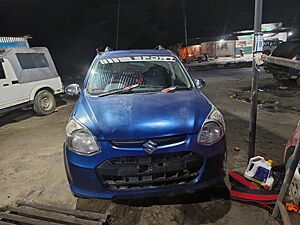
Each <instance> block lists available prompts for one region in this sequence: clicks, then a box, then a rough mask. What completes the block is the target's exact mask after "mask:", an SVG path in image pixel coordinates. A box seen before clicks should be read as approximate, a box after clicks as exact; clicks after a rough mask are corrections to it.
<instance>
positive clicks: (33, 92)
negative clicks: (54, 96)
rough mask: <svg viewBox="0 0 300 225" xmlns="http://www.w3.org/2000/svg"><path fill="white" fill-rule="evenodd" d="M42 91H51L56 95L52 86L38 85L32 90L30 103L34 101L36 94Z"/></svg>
mask: <svg viewBox="0 0 300 225" xmlns="http://www.w3.org/2000/svg"><path fill="white" fill-rule="evenodd" d="M41 89H46V90H47V89H48V90H51V91H52V93H54V91H53V89H52V87H51V86H50V85H47V84H38V85H36V86H34V87H33V88H32V90H31V93H30V97H29V100H30V101H33V100H34V97H35V95H36V93H37V92H38V91H39V90H41Z"/></svg>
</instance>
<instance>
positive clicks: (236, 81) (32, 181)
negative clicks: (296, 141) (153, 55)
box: [0, 69, 300, 225]
mask: <svg viewBox="0 0 300 225" xmlns="http://www.w3.org/2000/svg"><path fill="white" fill-rule="evenodd" d="M193 76H194V77H195V78H203V79H204V80H206V82H207V86H206V87H205V88H204V89H203V92H204V93H205V94H206V95H207V96H208V98H209V99H210V100H211V101H212V102H213V103H214V104H215V105H216V106H217V107H218V108H219V110H220V111H221V112H222V113H223V114H224V117H225V121H226V136H227V142H228V171H230V170H237V171H240V172H243V171H244V169H245V167H246V161H247V147H248V123H249V122H248V118H249V103H248V102H247V98H249V95H250V93H249V87H250V83H251V82H250V79H251V77H250V76H251V70H250V69H235V70H232V69H230V70H229V69H228V70H226V69H225V70H220V71H201V72H193ZM279 87H280V85H279V84H277V83H276V82H275V81H274V80H273V78H272V77H271V76H269V75H267V74H263V75H262V77H261V79H260V89H261V90H262V91H260V92H259V100H260V101H262V102H260V104H261V105H260V106H259V110H258V122H257V124H258V129H257V143H256V150H257V154H258V155H262V156H264V157H266V158H270V159H273V160H274V161H275V164H276V165H279V164H281V163H282V156H283V148H284V144H285V142H286V140H287V139H288V138H290V136H291V134H292V133H293V131H294V129H295V127H296V124H297V121H298V120H299V119H300V112H299V110H298V109H299V108H297V107H299V105H300V100H299V93H300V92H299V89H297V88H296V87H294V86H289V87H288V89H287V90H286V89H285V88H283V89H282V88H281V89H280V88H279ZM278 102H279V103H278ZM74 104H75V102H74V101H72V100H68V101H67V104H61V105H60V106H59V107H58V109H57V112H55V113H54V114H52V115H49V116H46V117H38V116H35V115H34V114H33V113H32V112H31V111H27V112H23V111H21V110H18V111H15V112H12V113H9V114H7V115H5V116H2V117H0V152H1V154H0V190H1V192H0V207H3V206H5V205H10V204H13V203H14V202H15V201H16V200H18V199H25V200H33V201H35V202H38V203H44V204H54V205H58V206H64V207H68V208H78V209H83V210H91V211H99V212H105V210H106V209H107V208H108V207H109V206H110V207H111V208H110V209H111V218H110V220H109V224H124V225H127V224H128V225H129V224H139V225H141V224H143V225H144V224H149V225H150V224H172V225H177V224H182V225H183V224H191V225H192V224H220V225H221V224H230V225H231V224H232V225H236V224H239V225H248V224H249V225H250V224H257V225H259V224H277V222H276V221H274V220H272V219H271V217H270V214H269V213H268V211H266V210H265V209H262V208H259V207H257V206H254V205H246V204H242V203H239V202H235V201H230V200H229V199H228V190H227V188H224V187H216V188H211V189H208V190H204V191H201V192H198V193H195V194H190V195H184V196H176V197H172V198H156V199H142V200H134V201H133V200H131V201H129V200H127V201H108V200H96V199H92V200H83V199H80V200H78V201H77V199H76V198H74V197H73V196H72V194H71V192H70V190H69V187H68V184H67V179H66V176H65V171H64V165H63V154H62V145H63V142H64V128H65V125H66V123H67V120H68V118H69V115H70V112H71V110H72V108H73V106H74ZM268 104H271V105H272V106H271V107H270V106H268ZM295 107H296V108H295ZM234 147H238V148H239V149H240V151H234V150H233V149H234ZM254 221H255V222H254Z"/></svg>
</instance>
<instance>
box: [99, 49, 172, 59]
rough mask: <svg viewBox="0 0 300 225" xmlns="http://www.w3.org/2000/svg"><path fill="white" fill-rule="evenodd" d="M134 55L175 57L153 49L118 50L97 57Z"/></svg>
mask: <svg viewBox="0 0 300 225" xmlns="http://www.w3.org/2000/svg"><path fill="white" fill-rule="evenodd" d="M135 55H167V56H176V55H175V54H174V53H173V52H172V51H170V50H166V49H162V50H153V49H134V50H118V51H107V52H102V53H101V55H100V56H99V57H100V58H102V57H105V58H106V57H115V56H135Z"/></svg>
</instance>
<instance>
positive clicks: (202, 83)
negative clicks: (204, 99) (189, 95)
mask: <svg viewBox="0 0 300 225" xmlns="http://www.w3.org/2000/svg"><path fill="white" fill-rule="evenodd" d="M195 83H196V86H197V87H198V88H199V89H202V88H204V87H205V85H206V83H205V81H204V80H202V79H195Z"/></svg>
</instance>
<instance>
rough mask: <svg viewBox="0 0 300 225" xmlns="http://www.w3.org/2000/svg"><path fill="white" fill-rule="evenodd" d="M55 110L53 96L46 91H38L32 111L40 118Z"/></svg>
mask: <svg viewBox="0 0 300 225" xmlns="http://www.w3.org/2000/svg"><path fill="white" fill-rule="evenodd" d="M55 108H56V100H55V97H54V95H53V94H52V93H51V92H50V91H47V90H42V91H39V92H38V93H37V94H36V96H35V98H34V103H33V110H34V112H35V113H36V114H38V115H40V116H46V115H49V114H51V113H53V112H54V110H55Z"/></svg>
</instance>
